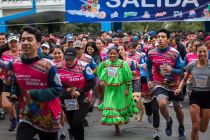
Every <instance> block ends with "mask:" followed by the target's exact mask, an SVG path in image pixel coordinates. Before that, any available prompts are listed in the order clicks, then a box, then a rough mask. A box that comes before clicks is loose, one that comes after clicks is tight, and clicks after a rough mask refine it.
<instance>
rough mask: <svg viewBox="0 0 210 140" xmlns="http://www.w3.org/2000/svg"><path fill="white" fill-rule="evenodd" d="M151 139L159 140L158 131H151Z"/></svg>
mask: <svg viewBox="0 0 210 140" xmlns="http://www.w3.org/2000/svg"><path fill="white" fill-rule="evenodd" d="M153 139H155V140H159V139H160V135H159V131H158V129H154V131H153Z"/></svg>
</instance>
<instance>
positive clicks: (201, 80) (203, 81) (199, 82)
mask: <svg viewBox="0 0 210 140" xmlns="http://www.w3.org/2000/svg"><path fill="white" fill-rule="evenodd" d="M194 78H195V84H196V87H201V88H204V87H206V86H207V80H208V77H207V76H195V77H194Z"/></svg>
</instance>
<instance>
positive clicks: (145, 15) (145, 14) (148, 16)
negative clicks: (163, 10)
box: [142, 11, 150, 18]
mask: <svg viewBox="0 0 210 140" xmlns="http://www.w3.org/2000/svg"><path fill="white" fill-rule="evenodd" d="M142 18H150V14H149V12H148V11H145V12H144V15H143V16H142Z"/></svg>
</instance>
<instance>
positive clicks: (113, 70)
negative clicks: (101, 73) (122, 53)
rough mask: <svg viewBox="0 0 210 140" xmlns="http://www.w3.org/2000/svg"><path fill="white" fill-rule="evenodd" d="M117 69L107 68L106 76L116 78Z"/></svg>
mask: <svg viewBox="0 0 210 140" xmlns="http://www.w3.org/2000/svg"><path fill="white" fill-rule="evenodd" d="M117 69H118V68H115V67H108V68H107V73H108V76H110V77H117Z"/></svg>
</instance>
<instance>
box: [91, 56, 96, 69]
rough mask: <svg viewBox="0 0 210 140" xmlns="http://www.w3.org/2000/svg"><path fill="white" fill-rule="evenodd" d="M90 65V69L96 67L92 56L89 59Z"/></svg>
mask: <svg viewBox="0 0 210 140" xmlns="http://www.w3.org/2000/svg"><path fill="white" fill-rule="evenodd" d="M90 67H91V69H95V68H96V67H97V65H96V62H95V61H94V59H93V58H92V59H91V61H90Z"/></svg>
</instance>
